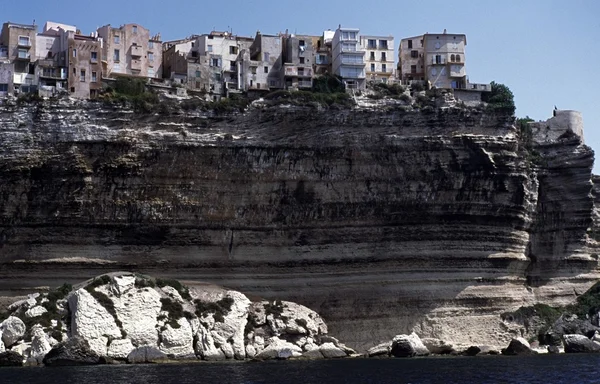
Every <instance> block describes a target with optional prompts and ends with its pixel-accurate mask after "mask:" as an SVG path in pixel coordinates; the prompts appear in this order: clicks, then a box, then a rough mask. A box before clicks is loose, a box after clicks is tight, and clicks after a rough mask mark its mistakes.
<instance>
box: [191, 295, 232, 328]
mask: <svg viewBox="0 0 600 384" xmlns="http://www.w3.org/2000/svg"><path fill="white" fill-rule="evenodd" d="M233 303H234V300H233V299H232V298H231V297H224V298H222V299H221V300H218V301H216V302H205V301H202V300H199V299H196V300H194V304H196V316H198V317H204V316H206V315H208V314H209V313H212V314H213V317H214V319H215V321H218V322H221V323H222V322H224V321H225V317H224V316H227V315H228V314H229V312H230V311H231V306H232V305H233Z"/></svg>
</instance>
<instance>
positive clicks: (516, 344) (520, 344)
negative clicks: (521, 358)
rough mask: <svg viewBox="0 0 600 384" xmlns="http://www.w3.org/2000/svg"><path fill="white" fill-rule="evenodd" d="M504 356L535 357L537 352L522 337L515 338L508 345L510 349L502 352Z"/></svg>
mask: <svg viewBox="0 0 600 384" xmlns="http://www.w3.org/2000/svg"><path fill="white" fill-rule="evenodd" d="M502 354H503V355H507V356H516V355H525V356H526V355H535V354H537V352H535V351H534V350H532V349H531V346H530V345H529V342H528V341H527V340H525V339H524V338H522V337H517V338H514V339H512V340H511V341H510V344H508V347H506V348H505V349H503V350H502Z"/></svg>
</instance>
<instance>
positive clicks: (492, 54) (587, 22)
mask: <svg viewBox="0 0 600 384" xmlns="http://www.w3.org/2000/svg"><path fill="white" fill-rule="evenodd" d="M0 1H1V3H2V5H1V6H0V19H1V20H3V21H12V22H22V23H28V22H31V21H32V20H33V19H35V20H36V23H37V24H38V25H40V27H41V26H42V25H43V24H44V22H45V21H47V20H51V21H56V22H63V23H66V24H72V25H76V26H77V27H78V28H79V29H81V31H82V32H83V33H89V32H92V31H93V30H95V29H96V28H97V27H99V26H102V25H104V24H112V25H120V24H124V23H138V24H141V25H143V26H145V27H147V28H149V29H150V30H151V33H152V34H154V33H156V32H160V33H161V34H162V38H163V40H172V39H177V38H181V37H185V36H187V35H191V34H194V33H196V34H201V33H206V32H209V31H211V30H213V29H216V30H227V29H231V30H233V32H234V33H235V34H239V35H248V36H254V34H255V33H256V31H257V30H260V31H261V32H263V33H271V34H272V33H277V32H284V31H285V30H286V29H288V30H289V31H290V32H295V33H299V34H300V33H302V34H320V33H322V31H323V30H326V29H335V28H336V27H337V26H338V24H342V25H344V26H347V27H358V28H360V29H361V32H362V33H365V34H370V35H375V34H381V35H393V36H394V37H395V38H396V48H397V45H398V43H399V42H400V38H402V37H408V36H414V35H419V34H422V33H426V32H430V33H434V32H442V31H443V30H444V29H447V31H448V32H449V33H465V34H466V35H467V51H466V60H467V62H466V63H467V73H468V75H469V78H470V80H471V81H472V82H482V83H483V82H490V81H492V80H494V81H496V82H500V83H504V84H506V85H508V87H509V88H510V89H511V90H512V91H513V93H514V94H515V101H516V104H517V115H518V116H520V117H523V116H525V115H529V116H531V117H532V118H534V119H536V120H539V119H546V118H548V117H550V116H551V115H552V109H553V108H554V105H556V106H557V107H558V108H559V109H576V110H580V111H582V113H583V118H584V122H585V135H586V142H587V144H588V145H590V146H591V147H592V148H594V149H595V150H596V151H600V132H599V130H598V129H599V128H600V108H599V107H600V106H599V105H598V104H599V103H598V101H599V100H600V96H599V95H600V49H599V48H598V47H596V46H595V44H598V43H599V41H598V40H599V39H600V1H597V0H569V1H567V0H560V1H559V0H500V1H499V0H471V1H466V0H462V1H461V0H429V1H427V2H422V1H400V0H371V1H349V0H346V1H341V0H320V1H314V0H304V1H285V0H280V1H266V0H228V1H206V0H204V1H191V0H186V1H183V0H171V1H165V0H145V1H135V0H129V1H123V0H103V1H101V2H98V3H94V2H82V1H80V0H54V1H52V2H48V1H47V0H45V1H42V0H29V1H27V2H26V3H23V2H22V1H20V0H0ZM83 3H84V4H85V5H83ZM24 4H26V6H24ZM92 4H94V5H92ZM598 153H600V152H598ZM597 168H598V167H597Z"/></svg>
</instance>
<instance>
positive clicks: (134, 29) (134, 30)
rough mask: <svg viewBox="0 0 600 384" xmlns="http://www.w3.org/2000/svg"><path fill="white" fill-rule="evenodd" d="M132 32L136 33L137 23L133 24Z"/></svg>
mask: <svg viewBox="0 0 600 384" xmlns="http://www.w3.org/2000/svg"><path fill="white" fill-rule="evenodd" d="M133 33H137V25H134V26H133Z"/></svg>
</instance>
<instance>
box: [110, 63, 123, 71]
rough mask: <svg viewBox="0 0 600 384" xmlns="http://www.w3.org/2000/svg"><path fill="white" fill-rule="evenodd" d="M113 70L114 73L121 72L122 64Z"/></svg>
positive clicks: (115, 66)
mask: <svg viewBox="0 0 600 384" xmlns="http://www.w3.org/2000/svg"><path fill="white" fill-rule="evenodd" d="M112 70H113V72H121V64H118V63H117V64H114V65H113V69H112Z"/></svg>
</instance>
